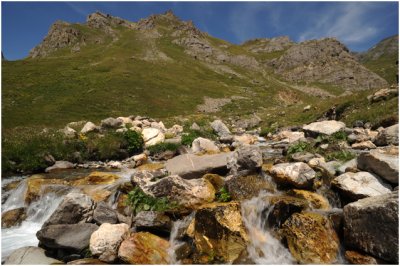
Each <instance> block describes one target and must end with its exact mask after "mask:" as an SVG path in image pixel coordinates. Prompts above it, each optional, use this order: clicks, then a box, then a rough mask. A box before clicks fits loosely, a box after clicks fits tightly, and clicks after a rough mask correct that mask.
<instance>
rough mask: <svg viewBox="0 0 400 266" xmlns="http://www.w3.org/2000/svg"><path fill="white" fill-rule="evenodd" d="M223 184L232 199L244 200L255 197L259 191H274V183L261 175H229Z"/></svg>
mask: <svg viewBox="0 0 400 266" xmlns="http://www.w3.org/2000/svg"><path fill="white" fill-rule="evenodd" d="M225 186H226V188H227V190H228V192H229V194H230V195H231V197H232V199H233V200H245V199H251V198H253V197H256V196H257V195H258V194H259V193H260V192H261V191H269V192H273V191H274V185H273V184H271V183H270V182H269V181H267V180H266V179H265V178H263V177H262V176H258V175H250V176H230V177H228V178H226V180H225Z"/></svg>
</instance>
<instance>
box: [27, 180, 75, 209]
mask: <svg viewBox="0 0 400 266" xmlns="http://www.w3.org/2000/svg"><path fill="white" fill-rule="evenodd" d="M66 184H67V182H66V181H64V180H62V179H47V178H44V177H43V176H41V175H33V176H31V177H29V178H28V180H27V187H28V188H27V190H26V192H25V195H24V199H25V203H27V204H29V203H31V202H32V201H34V200H36V199H38V198H39V197H40V196H41V195H42V187H43V186H44V185H66Z"/></svg>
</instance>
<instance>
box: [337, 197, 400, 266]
mask: <svg viewBox="0 0 400 266" xmlns="http://www.w3.org/2000/svg"><path fill="white" fill-rule="evenodd" d="M398 198H399V194H398V191H396V192H393V193H389V194H385V195H381V196H375V197H369V198H365V199H361V200H358V201H356V202H353V203H350V204H347V205H346V206H344V208H343V213H344V241H345V245H346V247H348V248H354V249H356V250H362V251H364V252H366V253H368V254H371V255H373V256H375V257H377V258H380V259H383V260H386V261H388V262H391V263H398V261H399V257H398V256H399V253H398V251H399V245H398V243H399V200H398Z"/></svg>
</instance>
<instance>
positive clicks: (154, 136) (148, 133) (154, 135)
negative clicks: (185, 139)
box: [142, 127, 165, 147]
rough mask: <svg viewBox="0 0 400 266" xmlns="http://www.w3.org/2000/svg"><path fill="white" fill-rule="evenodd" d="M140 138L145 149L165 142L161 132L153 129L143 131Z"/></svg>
mask: <svg viewBox="0 0 400 266" xmlns="http://www.w3.org/2000/svg"><path fill="white" fill-rule="evenodd" d="M142 136H143V141H144V143H145V147H149V146H153V145H156V144H159V143H161V142H164V140H165V135H164V134H163V133H162V132H161V130H160V129H158V128H153V127H149V128H145V129H143V131H142Z"/></svg>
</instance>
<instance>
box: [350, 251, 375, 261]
mask: <svg viewBox="0 0 400 266" xmlns="http://www.w3.org/2000/svg"><path fill="white" fill-rule="evenodd" d="M344 256H345V258H346V260H347V261H348V262H350V263H351V264H379V263H378V261H377V260H376V259H375V258H374V257H371V256H368V255H366V254H361V253H359V252H357V251H353V250H346V252H345V253H344Z"/></svg>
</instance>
